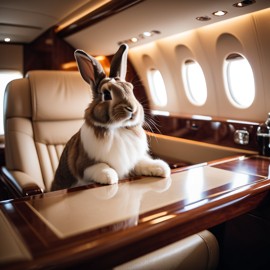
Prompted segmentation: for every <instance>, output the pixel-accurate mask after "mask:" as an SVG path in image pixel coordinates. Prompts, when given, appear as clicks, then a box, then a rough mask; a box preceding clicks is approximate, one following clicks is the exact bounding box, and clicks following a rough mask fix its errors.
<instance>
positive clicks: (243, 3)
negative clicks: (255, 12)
mask: <svg viewBox="0 0 270 270" xmlns="http://www.w3.org/2000/svg"><path fill="white" fill-rule="evenodd" d="M254 3H256V1H255V0H244V1H241V2H237V3H235V4H233V6H234V7H239V8H241V7H246V6H249V5H252V4H254Z"/></svg>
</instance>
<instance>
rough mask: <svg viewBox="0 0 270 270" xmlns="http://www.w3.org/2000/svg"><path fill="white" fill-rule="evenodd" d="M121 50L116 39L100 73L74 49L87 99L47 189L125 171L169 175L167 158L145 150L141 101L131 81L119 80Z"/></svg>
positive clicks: (106, 180) (106, 179)
mask: <svg viewBox="0 0 270 270" xmlns="http://www.w3.org/2000/svg"><path fill="white" fill-rule="evenodd" d="M127 53H128V46H127V45H126V44H122V45H121V46H120V47H119V49H118V51H117V53H116V54H115V55H114V57H113V59H112V63H111V69H110V75H109V77H106V75H105V72H104V70H103V68H102V66H101V65H100V63H99V62H98V61H97V60H96V59H95V58H94V57H92V56H90V55H87V54H86V53H85V52H84V51H82V50H76V51H75V58H76V61H77V64H78V68H79V71H80V73H81V76H82V77H83V79H84V80H85V81H86V82H87V83H89V84H90V86H91V89H92V92H93V101H92V102H91V103H90V104H89V106H88V108H87V109H86V110H85V115H84V118H85V121H84V124H83V125H82V127H81V129H80V130H79V131H78V132H77V133H76V134H75V135H73V137H72V138H71V139H70V140H69V141H68V143H67V144H66V147H65V149H64V151H63V153H62V156H61V158H60V162H59V165H58V168H57V170H56V173H55V178H54V181H53V183H52V187H51V190H58V189H63V188H69V187H73V186H77V185H83V184H87V183H89V182H91V181H95V182H98V183H101V184H114V183H117V182H118V180H119V179H123V178H126V177H128V176H129V175H151V176H160V177H167V176H169V175H170V168H169V166H168V165H167V163H165V162H164V161H162V160H159V159H157V160H154V159H152V158H151V157H150V156H149V155H148V142H147V137H146V134H145V131H144V129H143V127H142V126H143V123H144V111H143V107H142V105H141V104H140V103H139V102H138V100H137V99H136V98H135V96H134V94H133V85H132V84H131V83H129V82H126V81H125V76H126V66H127Z"/></svg>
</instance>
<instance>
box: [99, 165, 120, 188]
mask: <svg viewBox="0 0 270 270" xmlns="http://www.w3.org/2000/svg"><path fill="white" fill-rule="evenodd" d="M95 181H96V182H98V183H100V184H110V185H112V184H116V183H117V182H118V175H117V172H116V171H115V170H114V169H112V168H106V169H103V170H102V171H101V173H100V175H99V177H98V179H96V180H95Z"/></svg>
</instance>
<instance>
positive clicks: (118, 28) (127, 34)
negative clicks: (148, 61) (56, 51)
mask: <svg viewBox="0 0 270 270" xmlns="http://www.w3.org/2000/svg"><path fill="white" fill-rule="evenodd" d="M98 2H100V0H90V1H89V0H57V1H55V0H46V1H40V0H39V1H38V0H23V1H22V0H0V42H3V40H4V38H5V37H10V38H11V42H12V43H30V42H32V41H34V40H35V39H36V38H37V37H38V36H40V35H41V34H42V33H43V32H45V31H46V30H47V29H49V28H51V27H53V26H57V25H59V24H60V23H61V22H63V21H64V20H65V19H67V18H71V17H72V16H74V15H76V14H77V13H79V12H82V11H83V10H86V9H89V7H92V6H94V5H95V4H97V3H98ZM107 2H108V1H107ZM117 2H118V4H119V2H123V3H125V4H127V3H129V2H130V3H132V2H133V4H134V5H132V6H131V7H128V8H125V9H123V10H122V11H119V10H118V12H111V14H110V16H108V15H107V16H103V15H104V14H105V12H103V14H99V15H98V16H100V18H102V16H103V18H104V19H102V20H95V18H97V17H98V16H97V14H96V13H95V12H93V11H92V12H90V14H89V15H88V16H89V18H90V20H89V21H91V20H92V23H91V24H90V25H89V26H88V27H86V28H85V26H84V27H80V28H79V29H78V27H77V28H76V26H77V25H76V23H73V24H72V27H73V28H74V29H73V30H76V31H75V32H74V31H73V32H72V31H71V32H68V31H65V29H64V30H62V31H60V32H59V35H60V36H61V37H63V38H64V39H65V40H66V41H67V42H68V43H70V44H71V45H72V46H73V47H74V48H80V49H83V50H85V51H87V52H88V53H91V54H93V55H98V54H103V55H110V54H113V53H114V52H115V51H116V50H117V47H118V43H119V42H121V41H125V40H127V39H130V38H132V37H138V36H139V35H140V34H141V33H143V32H144V31H153V30H154V31H160V34H156V35H154V36H152V37H150V38H147V39H141V40H140V41H139V42H137V43H134V44H131V45H130V47H133V46H138V45H141V44H144V43H146V42H150V41H153V40H155V39H159V38H164V37H167V36H171V35H174V34H179V33H181V32H184V31H188V30H191V29H195V28H198V27H202V26H205V25H208V24H212V23H217V22H220V21H222V20H227V19H230V18H233V17H237V16H241V15H244V14H248V13H251V12H254V11H258V10H261V9H265V8H268V7H270V0H257V1H256V3H255V4H253V5H250V6H246V7H243V8H236V7H233V6H232V5H233V4H234V3H236V2H237V1H236V0H226V1H213V0H204V1H202V0H188V1H181V0H166V1H164V0H142V1H138V0H137V1H136V0H135V1H134V0H133V1H119V0H118V1H116V0H112V1H111V3H112V4H115V3H117ZM217 10H225V11H227V12H228V13H227V14H226V15H225V16H223V17H215V16H213V15H212V13H213V12H214V11H217ZM91 13H92V15H93V16H92V17H93V18H91ZM105 15H106V14H105ZM94 16H95V18H94ZM198 16H209V17H210V18H211V20H209V21H198V20H196V17H198Z"/></svg>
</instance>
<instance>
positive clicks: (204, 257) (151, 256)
mask: <svg viewBox="0 0 270 270" xmlns="http://www.w3.org/2000/svg"><path fill="white" fill-rule="evenodd" d="M218 259H219V247H218V243H217V240H216V238H215V236H214V235H213V234H212V233H211V232H209V231H202V232H200V233H197V234H194V235H191V236H189V237H187V238H184V239H182V240H180V241H177V242H175V243H173V244H170V245H168V246H165V247H163V248H161V249H158V250H156V251H153V252H151V253H148V254H146V255H144V256H142V257H139V258H137V259H134V260H132V261H129V262H127V263H124V264H122V265H119V266H118V267H116V268H115V270H127V269H132V270H150V269H153V270H164V269H166V270H167V269H170V270H178V269H179V270H183V269H185V270H186V269H190V270H193V269H196V270H203V269H209V270H210V269H215V268H216V267H217V264H218Z"/></svg>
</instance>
